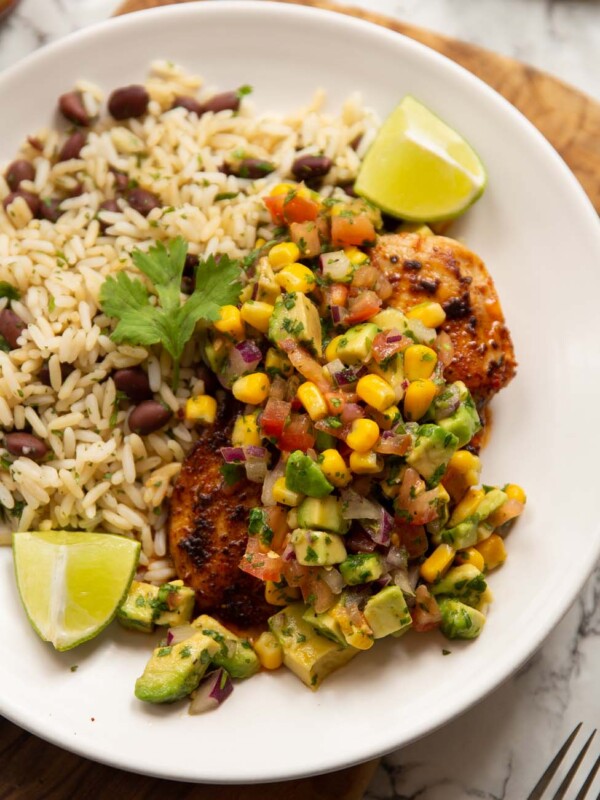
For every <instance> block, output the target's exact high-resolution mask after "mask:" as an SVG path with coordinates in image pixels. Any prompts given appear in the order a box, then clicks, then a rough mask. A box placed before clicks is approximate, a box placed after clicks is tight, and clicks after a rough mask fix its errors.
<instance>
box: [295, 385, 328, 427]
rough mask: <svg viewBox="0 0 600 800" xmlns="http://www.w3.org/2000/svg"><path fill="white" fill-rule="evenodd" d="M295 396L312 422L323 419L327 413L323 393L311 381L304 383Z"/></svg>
mask: <svg viewBox="0 0 600 800" xmlns="http://www.w3.org/2000/svg"><path fill="white" fill-rule="evenodd" d="M296 394H297V396H298V399H299V400H300V402H301V403H302V405H303V406H304V408H305V409H306V410H307V411H308V416H309V417H310V418H311V419H312V420H313V422H317V421H318V420H320V419H323V417H326V416H327V414H328V413H329V410H328V408H327V402H326V401H325V398H324V397H323V393H322V392H321V390H320V389H319V387H318V386H317V385H316V384H314V383H313V382H312V381H306V383H303V384H302V385H301V386H299V387H298V391H297V393H296Z"/></svg>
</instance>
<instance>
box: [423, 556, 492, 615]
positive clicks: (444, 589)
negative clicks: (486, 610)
mask: <svg viewBox="0 0 600 800" xmlns="http://www.w3.org/2000/svg"><path fill="white" fill-rule="evenodd" d="M486 589H487V583H486V581H485V578H484V576H483V572H480V571H479V570H478V569H477V567H475V566H474V565H473V564H461V565H460V566H459V567H453V568H452V569H451V570H449V571H448V572H447V573H446V575H444V577H443V578H442V579H441V580H439V581H438V582H437V583H434V584H433V585H432V586H431V594H432V595H434V597H441V596H443V595H448V597H452V598H455V599H456V600H460V601H461V602H462V603H466V605H468V606H473V607H477V606H478V605H479V603H480V602H481V596H482V595H483V593H484V592H485V590H486Z"/></svg>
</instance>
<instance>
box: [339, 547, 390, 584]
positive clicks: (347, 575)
mask: <svg viewBox="0 0 600 800" xmlns="http://www.w3.org/2000/svg"><path fill="white" fill-rule="evenodd" d="M339 570H340V572H341V573H342V577H343V578H344V580H345V581H346V583H347V584H349V585H350V586H358V584H360V583H369V581H376V580H377V578H381V576H382V575H383V564H382V563H381V558H380V557H379V556H378V555H377V553H355V554H354V555H351V556H348V557H347V558H346V560H345V561H342V563H341V564H340V566H339Z"/></svg>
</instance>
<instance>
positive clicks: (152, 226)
mask: <svg viewBox="0 0 600 800" xmlns="http://www.w3.org/2000/svg"><path fill="white" fill-rule="evenodd" d="M146 86H147V89H148V92H149V94H150V96H151V98H152V100H151V103H150V106H149V113H148V114H147V115H146V117H145V118H144V119H141V120H137V119H132V120H130V121H128V122H119V123H115V122H114V121H111V119H110V118H109V117H108V116H107V115H106V114H102V112H100V113H101V117H100V121H99V122H98V123H97V124H96V125H95V126H94V128H93V130H91V131H90V132H89V135H88V139H87V143H86V145H85V146H84V148H83V150H82V151H81V155H80V157H79V158H77V159H72V160H70V161H64V162H58V163H57V162H56V161H55V159H56V154H57V152H58V151H59V150H60V148H61V147H62V144H63V142H64V140H65V138H66V136H67V132H66V127H65V128H63V129H61V130H41V131H38V132H37V133H36V134H35V136H36V138H37V140H38V141H39V142H40V144H41V148H42V152H39V151H38V150H35V149H34V148H33V147H32V145H31V144H29V143H25V144H24V145H23V147H22V150H21V153H20V154H19V155H18V156H17V157H20V158H26V159H28V160H29V161H31V162H32V163H33V165H34V167H35V178H34V180H33V181H28V182H25V183H24V184H23V186H22V187H21V188H24V189H27V190H29V191H33V192H36V193H37V194H39V195H40V196H41V197H42V198H44V197H55V196H56V195H61V196H65V194H67V195H68V193H69V191H70V190H73V189H75V187H77V186H78V185H81V187H83V191H82V192H81V193H80V194H78V195H77V196H75V197H67V199H65V200H63V202H62V203H61V211H62V212H63V213H62V216H61V217H60V219H59V220H58V221H57V222H56V223H55V224H52V223H50V222H48V221H46V220H38V219H32V215H31V213H30V211H29V208H28V206H27V204H26V203H25V202H24V200H22V198H19V199H18V200H17V201H16V202H13V203H12V204H11V206H10V213H8V214H7V213H5V212H4V210H3V209H2V208H1V207H0V281H7V282H8V283H10V284H12V285H13V286H15V287H16V288H17V289H18V290H19V292H20V293H21V298H20V300H19V301H13V302H12V308H13V310H14V311H15V312H16V313H17V314H18V315H19V316H20V317H21V318H22V319H23V320H25V321H26V322H27V323H28V327H27V329H26V330H25V331H24V332H23V334H22V336H21V338H20V340H19V345H20V346H19V347H18V348H17V349H16V350H13V351H11V352H9V353H5V352H2V351H0V425H1V427H2V430H3V431H5V432H10V431H20V430H25V431H28V432H31V433H33V434H35V435H36V436H38V437H39V438H41V439H43V440H44V441H45V442H46V444H47V446H48V447H49V449H50V452H49V455H48V457H47V459H46V460H45V461H44V463H43V464H37V463H35V462H34V461H32V460H31V459H29V458H26V457H19V458H14V457H12V456H10V455H9V454H8V452H7V451H6V449H5V448H3V447H1V446H0V464H1V467H0V510H1V512H2V513H0V544H9V543H10V535H9V534H10V532H11V531H12V530H31V529H34V530H35V529H41V530H50V529H53V528H64V527H69V528H72V529H83V530H99V531H106V532H111V533H120V534H124V535H129V536H132V537H135V538H138V539H139V540H140V541H141V543H142V556H141V559H140V568H141V572H140V574H145V579H147V580H152V581H155V582H162V581H165V580H168V579H170V578H172V577H173V575H174V570H173V566H172V562H171V560H170V558H169V557H168V555H167V536H166V525H167V521H168V500H169V497H170V494H171V491H172V486H173V481H174V479H175V478H176V476H177V474H178V472H179V469H180V467H181V461H182V459H183V458H184V456H185V454H186V452H187V451H188V450H189V449H190V447H191V446H192V444H193V441H194V439H195V433H194V428H193V425H192V424H190V423H187V422H181V421H180V420H179V418H178V412H180V411H181V410H182V408H183V407H184V405H185V401H186V399H187V398H188V397H189V396H191V395H192V394H194V393H196V394H198V393H200V392H203V391H204V387H203V383H202V381H199V380H198V379H197V378H196V377H195V375H194V372H193V369H192V367H190V366H186V363H187V364H190V363H191V362H190V361H189V360H188V361H187V362H185V360H184V366H183V368H182V370H181V383H180V386H179V389H178V391H177V393H176V394H175V393H174V392H173V391H172V389H171V379H172V368H171V364H170V359H169V357H168V354H167V353H166V351H161V348H160V347H158V346H157V347H150V348H144V347H134V346H128V345H116V344H115V343H114V342H113V341H112V340H111V339H110V330H111V328H112V327H113V326H114V321H113V320H111V319H110V318H107V317H106V316H105V315H103V314H102V312H101V310H100V308H99V293H100V288H101V286H102V284H103V282H104V280H105V279H106V277H107V276H108V275H111V274H113V273H115V272H118V271H119V270H121V269H128V270H133V273H132V274H134V275H135V270H134V268H132V264H131V258H130V253H131V250H132V249H133V248H135V247H142V248H147V247H148V246H149V245H151V244H152V243H153V242H154V241H157V240H163V241H165V240H168V239H171V238H174V237H175V236H178V235H181V236H183V237H184V238H185V239H186V240H187V242H188V244H189V251H190V252H191V253H193V254H198V255H203V254H208V253H214V252H220V253H227V254H228V255H230V256H231V257H234V258H238V257H242V256H244V255H246V254H247V253H248V252H249V251H250V250H251V249H252V248H253V247H254V246H255V243H256V240H257V238H258V237H259V236H261V235H262V234H263V233H266V234H267V235H268V234H269V233H270V231H271V230H272V228H271V224H270V219H269V214H268V212H267V211H266V209H265V207H264V204H263V202H262V198H263V196H264V195H266V194H268V193H269V191H270V189H271V187H272V186H273V185H275V184H277V183H279V182H281V181H282V180H286V179H289V178H290V177H291V174H290V169H291V165H292V163H293V161H294V159H295V158H296V157H297V156H298V155H302V154H315V153H323V154H325V155H327V156H329V157H330V158H331V159H333V161H334V166H333V168H332V170H331V172H330V173H329V174H328V176H327V178H326V179H325V182H324V183H325V185H324V187H323V189H322V192H323V194H324V195H330V194H331V193H332V191H333V187H334V186H335V185H336V184H343V183H347V182H350V181H352V180H353V179H354V177H355V175H356V171H357V169H358V166H359V158H360V156H361V155H362V154H363V152H364V151H365V150H366V148H367V147H368V145H369V143H370V141H371V140H372V137H373V135H374V131H375V129H376V126H377V120H376V119H375V118H374V116H373V115H372V114H371V113H370V112H367V111H365V109H364V108H363V107H362V105H361V103H360V99H359V98H358V97H351V98H350V99H349V100H348V101H347V102H346V103H345V104H344V106H343V108H342V109H341V110H340V111H339V113H337V114H334V113H329V112H326V111H325V110H324V96H323V93H322V92H317V93H316V94H315V97H314V98H313V99H312V101H311V102H310V103H309V104H308V105H307V106H306V107H304V108H300V109H298V110H297V111H295V112H294V113H292V114H289V115H286V116H282V115H280V114H274V113H266V114H257V113H255V110H254V108H253V104H252V102H251V101H250V100H249V99H248V98H246V99H244V102H243V103H242V107H241V109H240V112H239V114H236V115H234V114H232V112H230V111H223V112H220V113H218V114H212V113H209V114H205V115H203V116H202V117H201V118H200V119H198V118H197V117H196V116H195V115H190V114H188V113H187V112H186V111H185V110H184V109H182V108H177V109H173V110H170V106H171V104H172V102H173V98H174V97H175V95H178V94H191V95H195V94H196V92H197V90H198V88H199V87H201V86H202V80H201V79H200V78H199V77H197V76H193V75H188V74H187V73H185V71H184V70H183V69H181V68H180V67H178V66H176V65H173V64H171V63H168V62H156V63H154V64H153V65H152V71H151V75H150V77H149V79H148V81H147V84H146ZM77 88H79V90H80V91H82V92H83V102H84V105H85V107H86V109H87V110H88V112H89V113H90V114H96V113H97V112H98V111H99V109H101V107H102V101H103V92H102V91H101V90H100V89H99V88H98V87H97V86H95V85H93V84H91V83H89V82H87V81H79V82H78V83H77ZM210 94H212V91H210V92H208V91H204V92H201V93H200V95H199V99H200V100H202V99H204V98H205V97H208V96H210ZM49 102H52V98H49ZM360 137H362V139H361V142H360V145H359V146H358V149H357V151H355V150H354V149H353V148H352V146H351V143H352V142H353V141H354V140H356V139H359V138H360ZM238 151H239V152H241V151H243V154H244V157H248V158H260V159H265V160H268V161H271V162H272V163H274V164H275V165H276V166H277V170H276V172H274V173H272V174H271V175H268V176H267V177H266V178H263V179H260V180H254V181H253V180H248V179H242V178H236V177H234V176H228V175H225V174H223V173H222V172H220V171H219V168H220V167H221V166H222V164H223V162H224V161H226V160H228V159H230V158H231V157H232V154H234V153H236V152H238ZM233 157H235V155H234V156H233ZM4 169H5V167H4V165H3V166H2V169H1V170H0V173H1V174H0V201H1V200H2V199H3V198H4V197H5V196H6V194H8V191H9V189H8V186H7V185H6V182H5V180H4V178H3V177H2V176H3V174H4ZM111 169H116V170H121V171H124V172H126V173H127V174H128V175H129V178H130V180H135V181H136V182H137V183H138V184H139V186H141V187H143V188H145V189H148V190H150V191H152V192H154V193H155V194H157V195H158V196H159V197H160V198H161V201H162V203H163V208H161V209H154V210H153V211H152V212H151V213H150V214H149V215H148V217H147V218H145V217H143V216H141V215H140V214H139V213H138V212H136V211H135V210H134V209H133V208H130V207H129V206H128V205H127V204H126V203H125V202H123V201H120V200H119V206H120V211H118V212H109V211H102V212H101V214H100V218H101V219H102V221H103V223H104V224H105V225H108V226H109V227H108V228H107V230H106V231H105V232H104V233H103V232H102V230H101V227H100V224H99V222H98V220H97V219H96V214H97V212H98V208H99V205H100V203H101V202H102V201H103V200H105V199H107V198H113V197H114V176H113V174H112V173H111V171H110V170H111ZM220 192H231V193H237V194H236V196H235V197H234V198H232V199H230V200H228V201H227V202H215V196H216V195H217V194H218V193H220ZM6 303H7V301H6V300H5V299H2V300H0V307H2V308H4V307H5V306H6ZM188 353H189V354H191V355H193V354H194V347H193V345H192V346H191V348H189V349H188ZM45 362H47V366H48V370H49V382H50V386H46V385H44V384H42V383H41V381H40V379H39V370H40V369H41V367H42V366H43V365H44V363H45ZM61 364H63V365H71V366H72V367H73V368H74V369H73V371H72V372H71V373H70V374H69V375H68V376H67V377H65V379H64V380H63V373H61ZM138 365H141V366H142V367H143V368H144V369H145V370H146V371H147V373H148V378H149V382H150V387H151V389H152V391H153V392H154V393H155V395H156V396H157V397H158V398H160V399H161V400H162V401H163V402H164V403H165V404H166V405H167V406H168V407H169V408H170V409H172V411H173V412H174V415H173V418H172V421H171V423H170V424H169V425H168V426H166V428H164V429H163V430H161V431H160V432H157V433H152V434H150V435H148V436H144V437H140V436H138V435H137V434H135V433H131V432H130V430H129V428H128V424H127V417H128V413H129V408H130V406H129V404H128V403H124V402H121V403H120V404H119V403H118V402H117V394H116V389H115V385H114V382H113V380H112V379H111V377H110V374H111V372H112V371H113V370H115V369H120V368H124V367H132V366H138Z"/></svg>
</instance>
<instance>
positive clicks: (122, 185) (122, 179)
mask: <svg viewBox="0 0 600 800" xmlns="http://www.w3.org/2000/svg"><path fill="white" fill-rule="evenodd" d="M111 172H112V174H113V176H114V179H115V191H116V192H126V191H127V187H128V186H129V175H127V173H125V172H120V171H119V170H118V169H112V170H111Z"/></svg>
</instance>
